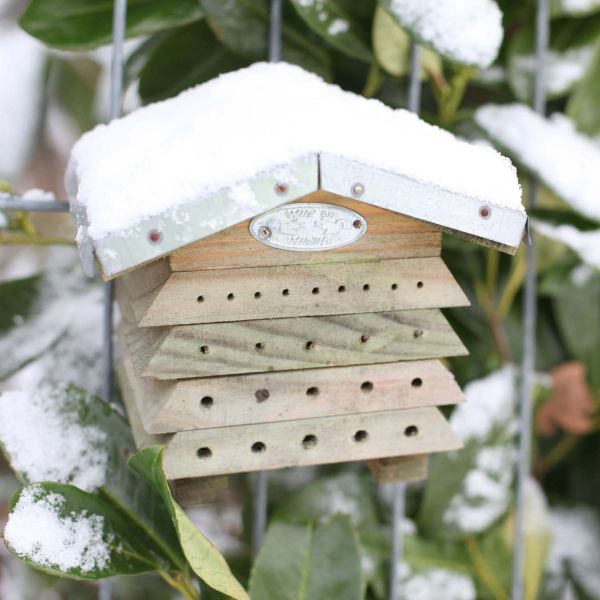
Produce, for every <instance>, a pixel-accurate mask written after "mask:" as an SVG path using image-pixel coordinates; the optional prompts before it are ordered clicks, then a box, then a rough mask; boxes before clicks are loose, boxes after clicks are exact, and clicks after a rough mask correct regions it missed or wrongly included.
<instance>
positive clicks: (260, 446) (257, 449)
mask: <svg viewBox="0 0 600 600" xmlns="http://www.w3.org/2000/svg"><path fill="white" fill-rule="evenodd" d="M266 449H267V446H266V445H265V444H264V443H263V442H254V444H252V446H251V450H252V452H254V453H255V454H260V453H261V452H264V451H265V450H266Z"/></svg>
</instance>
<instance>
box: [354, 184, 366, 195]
mask: <svg viewBox="0 0 600 600" xmlns="http://www.w3.org/2000/svg"><path fill="white" fill-rule="evenodd" d="M351 192H352V195H353V196H354V197H355V198H360V197H361V196H362V195H363V194H364V193H365V186H364V185H363V184H362V183H355V184H354V185H353V186H352V189H351Z"/></svg>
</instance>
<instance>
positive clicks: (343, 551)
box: [250, 516, 363, 600]
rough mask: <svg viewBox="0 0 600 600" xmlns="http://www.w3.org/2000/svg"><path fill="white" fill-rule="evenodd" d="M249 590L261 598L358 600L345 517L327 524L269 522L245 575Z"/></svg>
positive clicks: (354, 552)
mask: <svg viewBox="0 0 600 600" xmlns="http://www.w3.org/2000/svg"><path fill="white" fill-rule="evenodd" d="M250 594H251V596H252V597H253V598H257V599H258V598H260V600H331V599H332V598H340V599H341V598H344V600H360V599H361V598H362V594H363V583H362V581H361V575H360V556H359V549H358V543H357V539H356V535H355V532H354V530H353V528H352V524H351V522H350V519H349V518H348V517H346V516H337V517H334V518H332V519H331V520H330V521H329V522H328V523H326V524H324V525H321V526H317V527H315V526H314V525H293V524H290V523H281V522H277V521H276V522H275V523H273V524H272V525H271V526H270V527H269V529H268V531H267V534H266V536H265V540H264V543H263V546H262V548H261V551H260V553H259V555H258V558H257V559H256V562H255V564H254V567H253V569H252V574H251V577H250Z"/></svg>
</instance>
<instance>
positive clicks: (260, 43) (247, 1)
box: [200, 0, 331, 79]
mask: <svg viewBox="0 0 600 600" xmlns="http://www.w3.org/2000/svg"><path fill="white" fill-rule="evenodd" d="M200 3H201V5H202V8H203V10H204V12H205V14H206V17H207V21H208V24H209V25H210V28H211V29H212V31H213V33H214V35H215V37H216V38H217V40H219V42H220V43H222V44H223V45H224V46H225V47H226V48H227V49H229V50H231V52H233V53H234V54H236V55H238V56H239V57H240V58H241V59H243V60H245V61H259V60H266V58H267V53H268V39H269V21H270V2H269V0H226V1H222V0H200ZM292 16H293V15H292ZM296 21H299V20H298V19H297V18H296V19H295V20H294V19H292V18H290V16H289V15H286V16H285V18H284V22H283V24H282V57H283V60H285V61H286V62H289V63H292V64H296V65H300V66H301V67H303V68H305V69H307V70H309V71H313V72H314V73H318V74H319V75H321V76H322V77H324V78H325V79H330V78H331V65H330V60H329V56H328V55H327V52H326V51H325V50H324V49H323V48H321V47H320V46H319V45H318V44H315V43H314V42H313V40H312V39H311V36H310V35H306V33H305V32H304V31H302V29H301V27H303V25H302V22H301V21H299V23H300V26H299V24H298V22H296ZM307 33H308V32H307Z"/></svg>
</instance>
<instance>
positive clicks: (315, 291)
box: [312, 287, 321, 296]
mask: <svg viewBox="0 0 600 600" xmlns="http://www.w3.org/2000/svg"><path fill="white" fill-rule="evenodd" d="M320 291H321V290H319V288H318V287H314V288H313V289H312V293H313V294H314V295H315V296H316V295H317V294H318V293H319V292H320Z"/></svg>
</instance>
